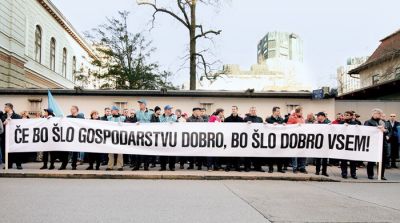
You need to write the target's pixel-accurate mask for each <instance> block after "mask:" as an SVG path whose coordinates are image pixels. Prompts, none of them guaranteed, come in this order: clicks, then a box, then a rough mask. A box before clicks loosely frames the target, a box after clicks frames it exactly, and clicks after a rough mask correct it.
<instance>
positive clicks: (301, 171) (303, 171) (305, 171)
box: [300, 169, 308, 174]
mask: <svg viewBox="0 0 400 223" xmlns="http://www.w3.org/2000/svg"><path fill="white" fill-rule="evenodd" d="M300 173H304V174H308V172H307V170H305V169H302V170H300Z"/></svg>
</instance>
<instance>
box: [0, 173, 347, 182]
mask: <svg viewBox="0 0 400 223" xmlns="http://www.w3.org/2000/svg"><path fill="white" fill-rule="evenodd" d="M0 178H54V179H142V180H285V181H316V182H341V181H340V180H336V179H332V178H326V177H315V176H307V177H296V176H238V175H231V176H226V175H190V174H185V175H181V174H176V175H172V174H91V173H73V174H71V173H65V174H63V173H57V174H52V173H0Z"/></svg>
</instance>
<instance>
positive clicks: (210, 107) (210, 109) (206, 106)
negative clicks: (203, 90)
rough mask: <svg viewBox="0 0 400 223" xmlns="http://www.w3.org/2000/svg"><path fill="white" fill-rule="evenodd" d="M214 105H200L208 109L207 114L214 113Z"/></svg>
mask: <svg viewBox="0 0 400 223" xmlns="http://www.w3.org/2000/svg"><path fill="white" fill-rule="evenodd" d="M212 105H213V103H200V107H202V108H205V109H206V114H211V113H212V112H213V111H212V109H213V107H212Z"/></svg>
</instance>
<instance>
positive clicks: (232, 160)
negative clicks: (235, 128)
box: [225, 106, 244, 172]
mask: <svg viewBox="0 0 400 223" xmlns="http://www.w3.org/2000/svg"><path fill="white" fill-rule="evenodd" d="M238 111H239V109H238V107H237V106H232V114H231V115H230V116H228V117H227V118H225V122H244V119H243V118H242V117H240V116H239V113H238ZM240 160H241V158H240V157H227V158H226V167H225V171H230V169H231V168H232V167H233V168H234V169H235V171H238V172H240V171H241V170H240Z"/></svg>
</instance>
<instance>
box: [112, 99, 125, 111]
mask: <svg viewBox="0 0 400 223" xmlns="http://www.w3.org/2000/svg"><path fill="white" fill-rule="evenodd" d="M114 105H115V106H117V107H118V108H119V109H120V110H123V109H126V108H128V102H126V101H115V102H114Z"/></svg>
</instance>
